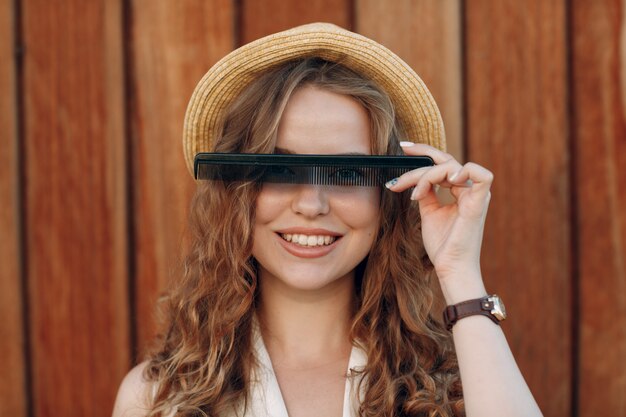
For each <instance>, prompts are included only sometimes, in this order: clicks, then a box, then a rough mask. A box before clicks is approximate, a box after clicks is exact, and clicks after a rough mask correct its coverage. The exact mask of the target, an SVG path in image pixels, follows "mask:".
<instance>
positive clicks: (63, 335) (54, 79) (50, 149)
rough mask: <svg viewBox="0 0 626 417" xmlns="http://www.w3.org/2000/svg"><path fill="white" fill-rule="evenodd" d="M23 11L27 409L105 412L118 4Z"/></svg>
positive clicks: (112, 361)
mask: <svg viewBox="0 0 626 417" xmlns="http://www.w3.org/2000/svg"><path fill="white" fill-rule="evenodd" d="M22 10H23V37H24V43H25V48H26V49H25V50H26V55H25V58H24V91H23V94H24V99H25V102H24V103H25V104H24V134H25V136H24V141H25V161H26V162H25V164H26V167H25V175H26V178H25V184H24V186H25V187H26V199H27V200H26V212H25V221H26V250H27V253H26V256H27V259H28V271H27V279H28V289H29V291H28V296H29V306H30V310H29V318H30V329H31V336H30V338H31V342H32V349H31V350H32V357H31V358H30V359H31V361H32V369H33V390H34V392H33V398H34V403H33V415H34V416H37V417H47V416H68V417H69V416H109V415H110V413H111V410H112V406H113V400H114V398H115V393H116V390H117V387H118V385H119V383H120V381H121V378H122V377H123V375H124V374H125V372H126V370H127V368H128V365H129V361H130V357H129V337H128V336H129V316H128V302H127V301H128V294H127V281H128V274H127V252H128V248H127V242H126V238H127V225H126V217H127V214H126V208H127V203H126V188H125V181H126V169H125V143H124V140H125V138H124V89H123V61H122V36H121V35H122V24H121V17H122V11H121V1H108V0H107V1H105V0H100V1H97V0H95V1H89V2H85V1H82V0H67V1H64V2H63V4H62V6H61V5H59V4H57V3H55V2H48V1H44V0H32V1H29V2H24V3H23V4H22Z"/></svg>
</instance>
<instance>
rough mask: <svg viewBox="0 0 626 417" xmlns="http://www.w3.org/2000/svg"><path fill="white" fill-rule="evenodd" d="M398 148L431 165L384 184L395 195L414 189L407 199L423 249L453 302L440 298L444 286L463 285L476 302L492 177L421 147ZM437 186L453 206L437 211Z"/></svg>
mask: <svg viewBox="0 0 626 417" xmlns="http://www.w3.org/2000/svg"><path fill="white" fill-rule="evenodd" d="M401 145H402V147H403V149H404V153H405V154H406V155H427V156H430V157H431V158H432V159H433V161H434V162H435V165H434V166H432V167H426V168H419V169H416V170H413V171H410V172H407V173H406V174H404V175H402V176H401V177H399V178H397V181H393V180H392V181H390V182H388V183H387V187H388V188H389V189H390V190H391V191H395V192H400V191H404V190H407V189H409V188H411V187H415V188H414V190H413V191H412V194H411V199H413V200H417V201H418V203H419V210H420V215H421V218H422V235H423V241H424V247H425V249H426V252H427V253H428V256H429V258H430V260H431V262H432V263H433V265H434V267H435V271H436V272H437V276H438V277H439V280H440V282H441V284H442V288H443V290H444V295H446V298H449V299H448V301H449V302H454V301H456V300H453V298H456V297H453V296H450V297H449V296H448V294H446V287H448V286H449V285H450V284H453V283H452V282H450V281H459V282H460V284H461V281H463V283H462V284H463V285H465V287H466V289H467V290H469V291H470V292H474V293H476V294H472V296H474V295H475V296H480V295H481V294H478V292H480V293H484V287H482V278H481V276H480V247H481V244H482V237H483V230H484V226H485V218H486V215H487V208H488V206H489V200H490V198H491V192H490V188H491V183H492V182H493V174H492V173H491V172H490V171H488V170H487V169H485V168H483V167H482V166H480V165H477V164H474V163H471V162H469V163H467V164H465V165H461V164H460V163H459V162H458V161H456V160H455V159H454V158H453V157H452V155H450V154H448V153H445V152H443V151H440V150H438V149H436V148H433V147H431V146H428V145H425V144H420V143H416V144H412V143H410V142H402V143H401ZM392 183H393V185H392ZM437 186H439V187H446V188H450V192H451V194H452V196H453V197H454V199H455V202H454V203H453V204H448V205H442V204H441V202H440V201H439V200H438V198H437V195H436V188H437ZM468 279H469V281H468ZM471 281H474V282H473V283H472V282H471ZM468 284H469V286H470V287H472V288H471V290H470V287H467V286H468ZM453 285H454V284H453ZM459 290H460V288H459ZM454 292H457V291H454ZM461 298H464V297H461ZM466 299H467V298H466Z"/></svg>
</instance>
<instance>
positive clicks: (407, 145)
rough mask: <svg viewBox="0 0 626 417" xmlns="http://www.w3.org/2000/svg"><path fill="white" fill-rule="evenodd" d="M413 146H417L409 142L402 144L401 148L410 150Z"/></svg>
mask: <svg viewBox="0 0 626 417" xmlns="http://www.w3.org/2000/svg"><path fill="white" fill-rule="evenodd" d="M413 145H415V143H413V142H407V141H402V142H400V146H402V147H403V148H410V147H411V146H413Z"/></svg>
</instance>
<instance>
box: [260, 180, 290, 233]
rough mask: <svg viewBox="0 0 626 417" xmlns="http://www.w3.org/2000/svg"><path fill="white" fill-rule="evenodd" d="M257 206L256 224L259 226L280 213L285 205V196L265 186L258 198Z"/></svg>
mask: <svg viewBox="0 0 626 417" xmlns="http://www.w3.org/2000/svg"><path fill="white" fill-rule="evenodd" d="M255 207H256V208H255V218H256V220H255V224H256V225H257V226H259V225H263V224H267V223H269V222H271V221H272V220H274V219H275V218H276V217H278V215H279V214H280V212H281V210H282V209H283V207H284V196H281V193H279V192H272V191H271V190H267V189H266V188H264V189H262V190H261V191H260V192H259V194H258V196H257V198H256V203H255Z"/></svg>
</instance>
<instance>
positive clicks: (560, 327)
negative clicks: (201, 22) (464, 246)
mask: <svg viewBox="0 0 626 417" xmlns="http://www.w3.org/2000/svg"><path fill="white" fill-rule="evenodd" d="M465 28H466V32H465V37H466V41H465V45H466V50H465V57H466V62H465V68H466V70H467V73H466V76H465V81H466V84H465V88H466V97H467V103H466V106H467V109H466V110H467V113H466V114H467V119H466V127H467V141H468V143H467V149H468V159H469V160H473V161H475V162H478V163H480V164H483V165H484V166H486V167H488V168H489V169H491V170H492V171H493V172H494V174H495V182H494V187H493V191H492V196H493V197H492V200H491V208H490V214H489V216H488V220H487V226H486V231H485V244H484V250H483V256H482V260H483V261H482V266H483V273H484V276H485V279H486V281H487V282H486V284H487V288H488V289H489V290H490V291H497V292H498V293H499V294H500V295H501V296H503V297H504V300H505V301H506V302H507V309H508V310H509V312H510V319H509V320H508V321H507V322H506V323H505V324H504V329H505V332H506V333H507V336H508V339H509V342H510V343H511V345H512V349H513V352H514V354H515V356H516V358H517V360H518V363H519V365H520V367H521V369H522V372H523V373H524V376H525V377H526V380H527V381H528V383H529V386H530V388H531V390H532V391H533V393H534V395H535V398H536V399H537V401H538V403H539V405H540V407H541V409H542V411H543V412H544V414H545V415H546V416H547V417H548V416H554V417H557V416H559V417H560V416H565V415H570V411H571V409H570V401H571V395H572V392H571V387H570V384H571V381H570V379H571V376H572V371H571V367H570V364H571V361H572V359H571V348H572V345H571V343H572V341H571V339H572V332H571V325H572V321H571V316H570V315H571V305H570V303H571V300H570V295H571V292H572V282H571V269H572V268H571V262H572V257H571V253H570V245H571V244H570V241H571V234H572V232H571V230H570V227H569V224H570V207H569V193H570V182H569V165H568V164H569V159H570V155H569V148H568V137H569V133H568V118H567V112H568V106H567V85H566V80H567V71H566V63H567V45H566V39H565V34H566V19H565V1H563V0H548V1H546V0H528V1H524V2H520V1H516V0H500V1H488V0H476V1H472V2H466V3H465Z"/></svg>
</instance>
